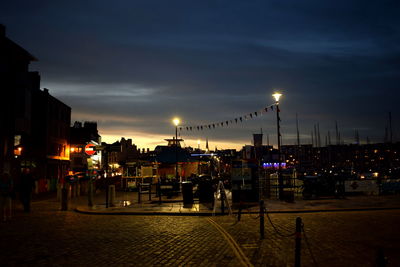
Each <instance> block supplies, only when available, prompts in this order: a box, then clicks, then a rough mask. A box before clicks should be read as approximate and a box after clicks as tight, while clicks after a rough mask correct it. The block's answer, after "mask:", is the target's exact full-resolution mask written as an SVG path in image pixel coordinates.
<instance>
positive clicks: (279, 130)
mask: <svg viewBox="0 0 400 267" xmlns="http://www.w3.org/2000/svg"><path fill="white" fill-rule="evenodd" d="M272 96H273V97H274V98H275V106H276V128H277V135H278V187H279V199H280V200H283V179H282V158H281V127H280V120H281V119H280V117H279V112H280V110H279V98H280V97H281V96H282V94H281V93H278V92H276V93H274V94H273V95H272Z"/></svg>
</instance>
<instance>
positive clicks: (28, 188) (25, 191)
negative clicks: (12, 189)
mask: <svg viewBox="0 0 400 267" xmlns="http://www.w3.org/2000/svg"><path fill="white" fill-rule="evenodd" d="M34 188H35V180H34V179H33V176H32V174H31V170H30V169H29V168H24V169H23V171H22V174H21V179H20V184H19V189H20V191H19V193H20V198H21V202H22V205H23V206H24V211H25V212H30V211H31V197H32V190H33V189H34Z"/></svg>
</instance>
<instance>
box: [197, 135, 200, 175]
mask: <svg viewBox="0 0 400 267" xmlns="http://www.w3.org/2000/svg"><path fill="white" fill-rule="evenodd" d="M197 150H198V151H197V153H198V154H199V162H198V163H197V175H200V157H201V156H200V139H197Z"/></svg>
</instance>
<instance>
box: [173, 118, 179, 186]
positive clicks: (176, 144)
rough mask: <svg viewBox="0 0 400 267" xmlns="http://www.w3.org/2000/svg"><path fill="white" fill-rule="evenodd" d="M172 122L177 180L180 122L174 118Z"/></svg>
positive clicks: (176, 176)
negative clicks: (173, 126)
mask: <svg viewBox="0 0 400 267" xmlns="http://www.w3.org/2000/svg"><path fill="white" fill-rule="evenodd" d="M172 122H173V123H174V125H175V178H176V179H178V125H179V123H180V120H179V119H178V118H174V119H173V120H172Z"/></svg>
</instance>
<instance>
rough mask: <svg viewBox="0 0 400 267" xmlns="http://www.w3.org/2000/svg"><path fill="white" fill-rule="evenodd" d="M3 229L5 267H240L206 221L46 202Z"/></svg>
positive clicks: (0, 259)
mask: <svg viewBox="0 0 400 267" xmlns="http://www.w3.org/2000/svg"><path fill="white" fill-rule="evenodd" d="M0 227H1V228H0V236H1V243H0V251H1V252H2V253H1V254H0V265H1V266H26V265H36V266H95V265H96V266H107V265H113V266H152V265H159V266H161V265H172V266H178V265H196V266H232V265H233V266H234V265H237V264H238V263H237V259H236V257H235V254H234V253H233V251H232V249H231V248H230V246H229V245H228V244H227V243H226V241H225V240H224V238H223V236H221V234H220V233H219V232H218V231H217V230H216V229H215V227H213V226H212V225H211V224H210V223H208V222H207V221H206V218H204V217H167V216H147V217H144V216H109V215H85V214H79V213H76V212H73V211H59V204H58V203H57V202H55V201H54V202H51V203H50V204H49V202H45V201H41V202H35V203H33V206H32V212H31V213H30V214H26V213H23V212H22V211H20V210H17V212H16V214H15V216H14V217H13V218H12V220H11V221H10V222H2V223H0Z"/></svg>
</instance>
